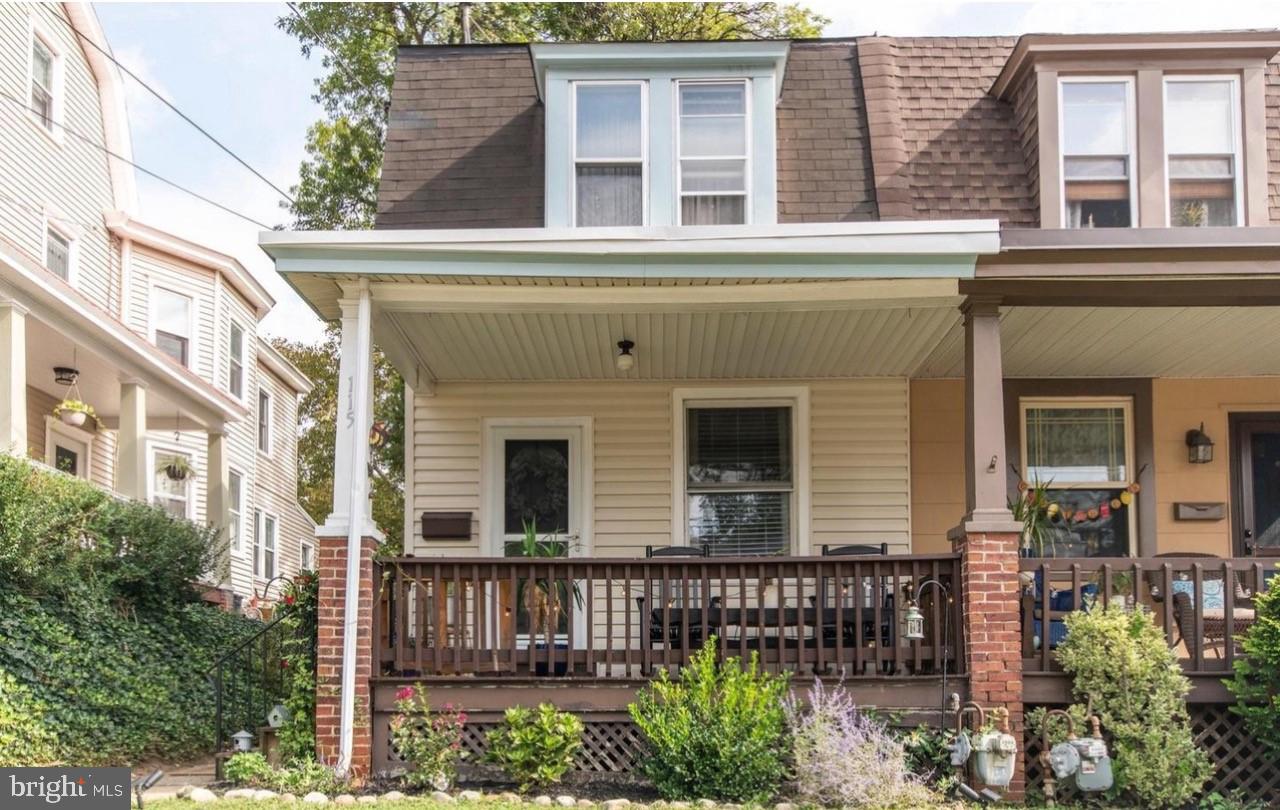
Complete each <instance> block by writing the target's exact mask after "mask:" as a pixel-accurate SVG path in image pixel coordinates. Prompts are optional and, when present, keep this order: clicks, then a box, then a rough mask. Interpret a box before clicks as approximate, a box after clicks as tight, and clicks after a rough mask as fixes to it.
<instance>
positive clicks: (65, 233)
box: [40, 209, 80, 287]
mask: <svg viewBox="0 0 1280 810" xmlns="http://www.w3.org/2000/svg"><path fill="white" fill-rule="evenodd" d="M65 220H66V218H65V217H62V216H60V215H59V214H58V212H56V211H54V210H52V209H46V210H45V212H44V216H43V217H42V221H43V224H44V227H43V228H42V229H41V231H40V264H42V265H44V268H45V269H46V270H49V272H50V273H53V271H52V270H50V269H49V265H48V262H49V231H53V232H55V233H57V234H58V235H59V236H61V237H62V238H63V239H65V240H67V281H66V283H67V284H70V285H71V286H72V287H75V286H76V282H77V281H78V280H79V278H80V237H79V235H78V234H77V233H76V232H75V231H74V230H72V229H71V228H69V227H67V225H66V224H65Z"/></svg>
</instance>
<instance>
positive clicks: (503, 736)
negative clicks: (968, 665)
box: [488, 703, 582, 790]
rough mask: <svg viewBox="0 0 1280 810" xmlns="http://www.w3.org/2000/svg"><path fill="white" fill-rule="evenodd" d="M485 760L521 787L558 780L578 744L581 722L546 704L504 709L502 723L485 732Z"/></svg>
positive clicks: (564, 771) (531, 786)
mask: <svg viewBox="0 0 1280 810" xmlns="http://www.w3.org/2000/svg"><path fill="white" fill-rule="evenodd" d="M488 740H489V760H490V761H491V762H495V763H497V764H498V765H500V766H501V767H502V770H503V771H505V772H506V774H507V775H508V776H510V777H511V778H512V779H514V780H515V781H516V782H517V783H518V784H519V785H520V789H521V790H529V789H530V788H534V787H543V786H546V785H550V784H554V783H556V782H559V781H560V778H561V777H563V776H564V775H565V773H567V772H568V770H569V769H570V768H571V767H573V757H574V755H575V754H577V753H578V749H579V748H581V747H582V721H581V720H579V719H578V718H576V717H574V716H573V715H572V714H569V713H568V712H558V711H556V707H555V706H552V705H551V704H550V703H543V704H542V705H540V706H538V708H537V709H526V708H524V707H523V706H516V707H514V708H511V709H507V711H506V713H505V714H504V716H503V718H502V725H501V726H500V727H498V728H497V729H494V730H493V731H490V732H489V734H488Z"/></svg>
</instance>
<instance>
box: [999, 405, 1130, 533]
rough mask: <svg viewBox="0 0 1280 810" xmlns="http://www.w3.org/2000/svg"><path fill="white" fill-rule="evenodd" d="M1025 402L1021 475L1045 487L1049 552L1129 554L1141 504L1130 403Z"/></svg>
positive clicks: (1029, 482)
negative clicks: (1135, 483)
mask: <svg viewBox="0 0 1280 810" xmlns="http://www.w3.org/2000/svg"><path fill="white" fill-rule="evenodd" d="M1020 406H1021V416H1022V469H1023V470H1024V471H1025V472H1024V479H1025V481H1026V483H1027V484H1028V485H1031V486H1035V485H1041V486H1044V487H1046V488H1047V496H1048V499H1049V503H1050V504H1052V507H1050V508H1051V511H1050V512H1049V514H1048V515H1047V516H1048V517H1049V518H1050V522H1049V529H1048V535H1047V536H1046V537H1045V538H1044V547H1043V549H1042V553H1043V554H1044V556H1058V557H1124V556H1127V555H1128V554H1129V550H1130V537H1131V536H1132V533H1133V530H1134V527H1135V526H1136V521H1135V519H1134V515H1135V510H1136V504H1137V500H1136V498H1137V493H1135V492H1133V491H1131V485H1132V483H1133V481H1134V479H1135V478H1136V477H1137V474H1136V471H1135V470H1134V468H1133V403H1132V400H1130V399H1129V398H1094V397H1078V398H1066V399H1041V398H1025V399H1023V400H1022V401H1021V403H1020ZM1024 497H1025V496H1024Z"/></svg>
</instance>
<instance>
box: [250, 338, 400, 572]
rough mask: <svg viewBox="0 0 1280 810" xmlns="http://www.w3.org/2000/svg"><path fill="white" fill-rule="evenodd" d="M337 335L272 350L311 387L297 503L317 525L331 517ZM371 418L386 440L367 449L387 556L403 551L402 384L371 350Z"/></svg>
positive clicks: (302, 422) (301, 417)
mask: <svg viewBox="0 0 1280 810" xmlns="http://www.w3.org/2000/svg"><path fill="white" fill-rule="evenodd" d="M339 338H340V335H339V332H338V329H337V327H336V326H334V325H331V326H330V327H329V328H328V330H327V332H326V333H325V339H324V340H323V341H322V342H320V343H317V344H315V345H310V344H306V343H296V342H293V341H288V340H282V339H279V338H277V339H276V340H274V341H273V343H274V345H275V347H276V348H277V349H279V350H280V352H281V353H282V354H284V356H285V357H287V358H289V360H290V361H292V362H293V364H294V365H296V366H297V367H298V368H299V369H300V370H301V371H302V373H303V374H305V375H307V377H309V378H310V379H311V382H312V384H313V385H314V386H315V387H314V388H312V389H311V393H310V394H307V395H306V396H305V397H303V399H302V404H301V405H300V406H299V408H298V424H299V428H300V430H301V434H300V436H299V437H298V502H299V503H300V504H302V508H303V509H305V510H307V514H309V515H311V517H312V519H314V520H315V521H317V522H323V521H324V519H325V517H327V516H328V514H329V513H330V512H331V511H333V461H334V459H333V452H334V443H335V441H336V438H337V415H338V347H339ZM373 418H374V421H375V422H380V423H382V424H383V425H385V427H386V430H387V440H386V442H385V444H383V445H381V446H380V447H370V449H369V468H370V473H371V479H370V480H371V482H372V487H373V506H372V511H373V522H374V523H375V524H376V525H377V526H378V528H379V529H381V530H382V532H383V534H385V535H386V546H385V548H384V549H383V550H384V551H388V552H396V553H398V552H399V551H400V550H401V549H403V547H404V380H403V379H401V378H400V375H399V374H398V373H397V372H396V370H395V369H394V368H393V367H392V366H391V364H390V363H389V362H387V358H386V357H385V356H383V354H382V352H380V351H377V350H376V349H375V351H374V356H373Z"/></svg>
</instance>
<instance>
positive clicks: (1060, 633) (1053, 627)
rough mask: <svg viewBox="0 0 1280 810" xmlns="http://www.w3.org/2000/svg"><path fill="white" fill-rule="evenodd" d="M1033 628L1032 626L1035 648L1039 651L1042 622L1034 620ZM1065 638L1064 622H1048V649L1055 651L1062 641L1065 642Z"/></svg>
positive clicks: (1059, 620) (1065, 628)
mask: <svg viewBox="0 0 1280 810" xmlns="http://www.w3.org/2000/svg"><path fill="white" fill-rule="evenodd" d="M1033 626H1034V629H1033V632H1034V633H1035V648H1036V649H1037V650H1038V649H1040V645H1041V644H1042V643H1043V642H1042V641H1041V639H1042V638H1043V633H1042V631H1041V628H1042V626H1043V622H1041V621H1040V620H1039V619H1036V620H1035V621H1034V623H1033ZM1066 638H1067V625H1066V623H1065V622H1063V621H1062V620H1061V619H1054V620H1053V621H1051V622H1049V649H1051V650H1056V649H1057V648H1058V645H1060V644H1062V642H1063V641H1066Z"/></svg>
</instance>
